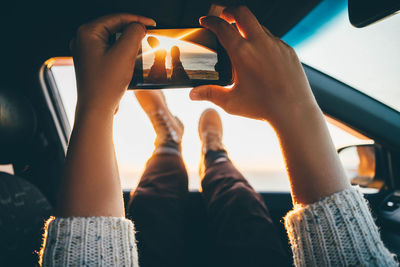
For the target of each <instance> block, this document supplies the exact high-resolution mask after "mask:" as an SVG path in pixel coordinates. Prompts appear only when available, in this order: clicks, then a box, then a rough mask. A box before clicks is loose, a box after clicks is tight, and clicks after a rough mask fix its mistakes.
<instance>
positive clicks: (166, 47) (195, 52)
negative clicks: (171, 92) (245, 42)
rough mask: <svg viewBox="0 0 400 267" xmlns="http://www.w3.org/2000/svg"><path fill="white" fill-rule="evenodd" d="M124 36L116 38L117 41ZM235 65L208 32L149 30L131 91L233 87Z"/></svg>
mask: <svg viewBox="0 0 400 267" xmlns="http://www.w3.org/2000/svg"><path fill="white" fill-rule="evenodd" d="M120 36H121V33H117V34H115V36H114V37H113V41H116V40H118V38H119V37H120ZM232 76H233V75H232V65H231V61H230V59H229V56H228V54H227V53H226V51H225V49H224V48H223V47H222V46H221V44H220V43H219V41H218V38H217V37H216V36H215V34H213V33H212V32H211V31H209V30H207V29H205V28H174V29H171V28H168V29H167V28H148V29H147V33H146V36H145V37H144V38H143V40H142V43H141V47H140V49H139V52H138V56H137V58H136V62H135V70H134V73H133V77H132V81H131V83H130V85H129V89H162V88H181V87H194V86H198V85H204V84H216V85H221V86H227V85H231V84H232V83H233V79H232Z"/></svg>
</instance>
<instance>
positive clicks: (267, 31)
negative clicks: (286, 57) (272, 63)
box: [261, 25, 275, 38]
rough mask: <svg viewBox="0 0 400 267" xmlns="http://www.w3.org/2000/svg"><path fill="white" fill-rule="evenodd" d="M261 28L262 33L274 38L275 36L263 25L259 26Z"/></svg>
mask: <svg viewBox="0 0 400 267" xmlns="http://www.w3.org/2000/svg"><path fill="white" fill-rule="evenodd" d="M261 27H262V28H263V31H264V32H265V33H266V34H267V35H268V36H269V37H271V38H275V35H273V34H272V33H271V32H270V31H269V30H268V28H267V27H265V26H264V25H261Z"/></svg>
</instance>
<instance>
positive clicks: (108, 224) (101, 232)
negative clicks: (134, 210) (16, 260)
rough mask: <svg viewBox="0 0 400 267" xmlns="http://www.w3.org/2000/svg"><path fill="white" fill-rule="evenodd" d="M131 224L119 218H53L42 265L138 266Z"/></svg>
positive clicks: (46, 227) (49, 221) (41, 257)
mask: <svg viewBox="0 0 400 267" xmlns="http://www.w3.org/2000/svg"><path fill="white" fill-rule="evenodd" d="M134 231H135V230H134V226H133V223H132V221H130V220H128V219H125V218H116V217H70V218H54V217H52V218H50V219H49V220H48V221H47V222H46V225H45V234H44V240H43V248H42V251H41V254H40V260H41V263H42V264H43V266H138V255H137V248H136V242H135V232H134Z"/></svg>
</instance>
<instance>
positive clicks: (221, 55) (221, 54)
mask: <svg viewBox="0 0 400 267" xmlns="http://www.w3.org/2000/svg"><path fill="white" fill-rule="evenodd" d="M196 28H197V29H206V28H204V27H198V26H197V27H195V26H188V27H147V29H148V30H169V29H196ZM206 30H207V29H206ZM212 34H213V35H214V36H215V34H214V33H212ZM215 39H216V42H217V51H216V54H217V57H218V63H219V62H222V66H223V68H224V69H225V68H226V69H229V70H230V72H229V71H228V70H226V73H225V72H224V78H223V79H218V80H203V79H197V80H190V81H188V82H185V83H165V84H164V83H162V84H160V83H157V84H150V83H146V84H145V83H142V84H138V78H142V79H143V61H142V60H143V59H142V57H139V58H138V59H137V60H136V62H135V69H134V73H133V76H132V80H131V82H130V83H129V87H128V89H133V90H137V89H146V90H151V89H164V88H188V87H189V88H191V87H196V86H200V85H208V84H211V85H219V86H229V85H232V84H233V69H232V64H231V61H230V58H229V55H228V54H227V52H226V50H225V49H224V47H223V46H222V45H221V43H220V42H219V40H218V37H217V36H215ZM115 40H116V35H115V34H114V35H113V37H112V42H115ZM141 49H142V46H141V45H140V48H139V53H138V54H141ZM140 75H141V77H139V76H140ZM135 76H136V77H135ZM139 82H142V81H140V80H139Z"/></svg>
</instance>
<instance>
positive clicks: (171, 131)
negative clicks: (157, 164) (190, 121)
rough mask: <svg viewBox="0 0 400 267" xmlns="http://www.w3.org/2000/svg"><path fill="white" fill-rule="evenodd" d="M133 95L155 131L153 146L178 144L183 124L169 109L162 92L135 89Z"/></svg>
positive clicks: (180, 140) (180, 139)
mask: <svg viewBox="0 0 400 267" xmlns="http://www.w3.org/2000/svg"><path fill="white" fill-rule="evenodd" d="M135 95H136V98H137V100H138V101H139V104H140V105H141V106H142V108H143V110H144V111H145V112H146V114H147V116H148V117H149V119H150V121H151V123H152V124H153V128H154V130H155V131H156V134H157V137H156V140H155V142H154V144H155V146H156V147H159V146H162V145H167V144H168V143H171V142H173V143H176V144H178V145H180V143H181V142H182V135H183V129H184V128H183V124H182V122H181V121H180V120H179V119H178V118H177V117H175V116H173V115H172V114H171V112H170V111H169V109H168V107H167V103H166V101H165V97H164V94H163V93H162V92H161V91H160V90H135Z"/></svg>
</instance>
